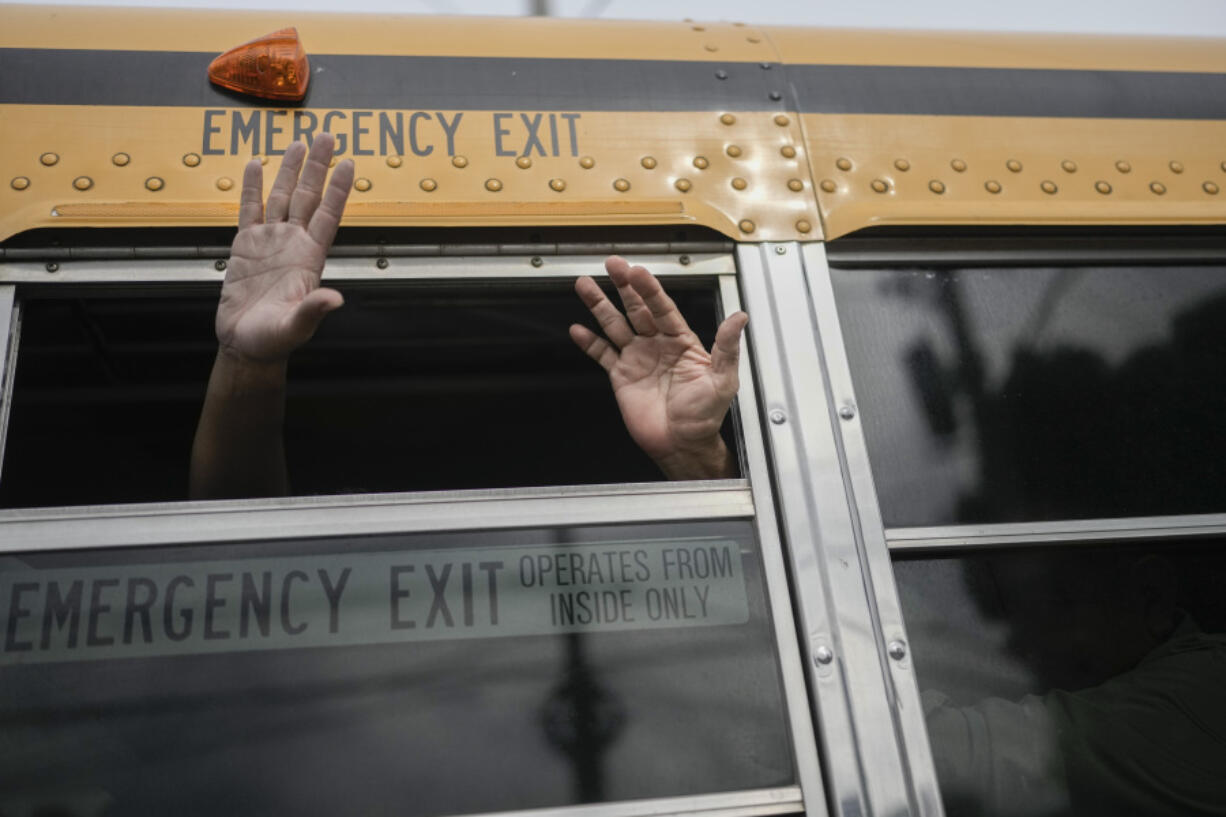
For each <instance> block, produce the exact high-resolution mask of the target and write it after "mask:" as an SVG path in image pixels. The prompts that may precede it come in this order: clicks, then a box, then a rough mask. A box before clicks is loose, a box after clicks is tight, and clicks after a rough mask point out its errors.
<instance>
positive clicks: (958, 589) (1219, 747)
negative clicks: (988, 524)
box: [894, 540, 1226, 817]
mask: <svg viewBox="0 0 1226 817" xmlns="http://www.w3.org/2000/svg"><path fill="white" fill-rule="evenodd" d="M1224 545H1226V542H1223V541H1221V540H1215V541H1202V542H1197V543H1177V542H1158V543H1152V544H1148V545H1127V546H1105V547H1089V546H1085V545H1076V546H1072V547H1058V548H1051V549H1049V548H1043V549H1031V550H1021V551H998V552H992V553H972V554H962V555H949V556H936V557H933V556H920V557H904V558H897V559H895V562H894V575H895V578H896V580H897V583H898V589H899V597H900V599H901V601H902V604H903V611H904V613H905V615H906V619H907V630H908V636H909V638H910V642H911V648H912V649H911V654H912V655H913V656H914V660H915V668H916V675H917V678H918V681H919V686H920V691H921V695H922V698H923V702H924V709H925V715H926V720H927V723H928V732H929V736H930V738H931V741H932V751H933V757H934V760H935V762H936V768H937V773H938V777H939V779H940V784H941V788H942V795H943V798H944V801H945V810H946V813H947V814H949V815H951V817H957V816H958V815H983V816H984V817H1003V816H1004V815H1010V817H1055V816H1056V815H1078V817H1098V816H1099V815H1102V817H1107V815H1110V816H1111V817H1116V815H1121V814H1138V815H1139V814H1145V815H1171V817H1175V815H1179V816H1180V817H1188V815H1209V814H1220V813H1221V812H1222V807H1223V805H1226V789H1223V787H1222V782H1221V770H1222V769H1223V768H1226V703H1224V702H1223V699H1222V690H1223V689H1224V688H1226V596H1223V594H1222V587H1223V586H1226V549H1224V547H1223V546H1224Z"/></svg>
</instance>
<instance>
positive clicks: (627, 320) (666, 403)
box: [570, 256, 749, 479]
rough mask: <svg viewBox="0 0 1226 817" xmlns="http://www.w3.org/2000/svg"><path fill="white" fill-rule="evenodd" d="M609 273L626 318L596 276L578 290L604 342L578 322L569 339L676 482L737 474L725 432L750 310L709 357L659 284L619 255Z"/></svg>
mask: <svg viewBox="0 0 1226 817" xmlns="http://www.w3.org/2000/svg"><path fill="white" fill-rule="evenodd" d="M605 269H606V271H607V272H608V273H609V277H610V278H611V279H612V280H613V283H614V285H615V286H616V287H617V291H618V295H619V296H620V298H621V302H622V305H623V306H624V307H625V310H626V311H625V314H622V312H621V311H620V310H618V309H617V307H615V306H614V305H613V304H612V302H610V301H609V299H608V298H607V297H605V295H604V292H603V291H601V289H600V287H599V286H598V285H597V284H596V282H595V281H593V280H592V279H591V278H589V277H586V276H584V277H582V278H580V279H579V280H578V281H576V282H575V291H576V292H577V293H578V295H579V297H580V299H582V301H583V303H584V304H585V305H586V306H587V307H588V309H589V310H591V312H592V315H593V316H594V317H595V318H596V320H597V322H598V323H599V324H600V327H601V329H602V330H603V331H604V334H605V337H603V338H602V337H600V336H599V335H597V334H596V333H595V332H593V331H592V330H591V329H588V328H587V327H584V326H581V325H579V324H574V325H572V326H571V327H570V336H571V339H572V340H573V341H574V342H575V344H576V345H577V346H578V347H579V348H580V349H582V350H583V351H584V352H585V353H586V354H587V355H588V357H590V358H592V359H593V360H595V361H596V362H597V363H599V364H600V366H601V367H602V368H604V370H605V371H606V372H607V373H608V375H609V382H610V384H611V385H612V387H613V394H614V397H615V398H616V399H617V405H618V408H619V409H620V410H621V414H622V420H623V421H624V422H625V424H626V430H627V431H629V432H630V436H631V437H632V438H633V439H634V441H635V442H636V443H637V444H638V445H639V447H640V448H642V449H643V451H644V452H645V453H646V454H647V455H648V456H649V457H651V458H652V460H654V461H655V463H656V465H658V466H659V467H660V470H662V471H663V472H664V474H665V475H666V476H667V477H669V479H719V478H724V477H731V476H735V474H736V470H737V468H736V461H735V458H734V455H733V453H732V452H731V451H729V450H728V447H727V446H726V445H725V444H724V441H723V438H722V437H721V436H720V433H719V429H720V426H721V425H723V422H724V417H725V415H727V413H728V407H729V405H731V403H732V398H733V397H735V396H736V392H737V388H738V386H739V379H738V374H737V365H738V361H739V356H740V343H741V331H742V330H743V329H744V328H745V324H746V323H748V321H749V316H748V315H746V314H745V313H744V312H737V313H735V314H733V315H730V316H729V317H728V318H726V319H725V320H724V322H723V323H722V324H720V326H719V329H718V330H717V331H716V334H715V343H714V345H713V346H712V348H711V351H710V352H709V353H708V352H707V350H706V349H705V348H704V347H703V345H702V343H701V341H699V339H698V336H697V335H695V334H694V333H693V332H692V331H691V330H690V327H689V325H688V324H687V323H686V322H685V318H684V317H682V315H681V312H680V310H678V309H677V305H676V304H675V303H674V302H673V300H672V298H670V297H669V296H668V294H667V293H666V292H665V291H664V288H663V287H662V286H661V285H660V282H659V281H658V280H656V278H655V276H653V275H652V274H651V273H650V272H648V271H647V270H646V269H644V268H643V267H641V266H632V265H631V264H630V263H629V262H628V261H626V260H625V259H624V258H620V257H618V256H613V257H611V258H609V259H608V260H606V261H605Z"/></svg>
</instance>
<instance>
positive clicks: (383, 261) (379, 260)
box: [375, 258, 388, 269]
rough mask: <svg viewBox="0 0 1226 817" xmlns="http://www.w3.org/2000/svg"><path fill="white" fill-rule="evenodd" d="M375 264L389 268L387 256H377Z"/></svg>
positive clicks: (380, 267)
mask: <svg viewBox="0 0 1226 817" xmlns="http://www.w3.org/2000/svg"><path fill="white" fill-rule="evenodd" d="M375 266H376V267H378V268H379V269H387V267H388V261H387V259H386V258H377V259H375Z"/></svg>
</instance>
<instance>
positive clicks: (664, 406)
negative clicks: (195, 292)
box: [190, 133, 748, 499]
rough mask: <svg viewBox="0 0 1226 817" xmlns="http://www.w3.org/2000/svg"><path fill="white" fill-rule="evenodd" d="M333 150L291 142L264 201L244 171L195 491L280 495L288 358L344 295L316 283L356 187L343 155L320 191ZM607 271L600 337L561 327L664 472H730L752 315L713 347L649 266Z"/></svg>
mask: <svg viewBox="0 0 1226 817" xmlns="http://www.w3.org/2000/svg"><path fill="white" fill-rule="evenodd" d="M333 146H334V140H333V137H332V136H331V135H330V134H326V133H325V134H320V135H319V136H317V137H316V138H315V140H314V143H313V144H312V146H311V148H310V150H309V154H308V150H307V147H306V145H305V144H303V143H295V144H293V145H291V146H290V147H289V148H288V149H287V150H286V153H285V156H284V158H283V159H282V163H281V167H280V170H279V171H278V173H277V176H276V179H275V181H274V182H273V185H272V189H271V191H270V192H269V195H268V199H267V202H266V203H265V201H264V200H263V192H262V189H263V173H262V169H261V166H260V162H259V161H258V160H253V161H251V162H250V163H248V165H247V168H246V170H245V172H244V176H243V189H242V196H241V199H240V206H239V231H238V234H237V235H236V236H235V239H234V244H233V246H232V248H231V257H230V263H229V265H228V267H227V270H226V278H225V282H224V283H223V285H222V290H221V299H220V302H219V304H218V309H217V318H216V331H217V339H218V342H219V349H218V353H217V357H216V359H215V361H214V365H213V369H212V373H211V375H210V378H209V384H208V390H207V392H206V395H205V402H204V408H203V411H202V413H201V417H200V422H199V424H198V426H197V430H196V438H195V441H194V444H193V447H192V465H191V478H190V481H191V495H192V497H193V498H199V499H207V498H220V497H244V496H277V495H284V494H286V493H288V491H289V483H288V477H287V473H286V466H285V452H284V442H283V436H282V427H283V423H284V414H285V387H286V362H287V360H288V359H289V357H290V355H291V354H292V353H293V351H294V350H295V349H297V348H299V347H300V346H302V344H304V343H306V342H307V341H308V340H309V339H310V338H311V336H312V335H313V334H314V333H315V330H316V329H317V328H318V326H319V324H320V322H321V321H322V320H323V319H324V317H325V316H326V315H327V314H328V313H329V312H331V311H333V310H335V309H338V308H339V307H340V306H341V305H342V303H343V298H342V296H341V294H340V293H339V292H337V291H336V290H334V289H330V288H328V287H323V286H320V276H321V275H322V273H323V268H324V262H325V258H326V255H327V251H328V248H329V247H330V246H331V244H332V241H333V239H334V238H335V237H336V231H337V227H338V225H339V223H340V219H341V214H342V213H343V211H344V208H345V202H346V200H347V199H348V195H349V190H350V187H351V186H352V184H353V162H352V161H350V160H348V159H346V160H344V161H342V162H340V163H338V164H337V166H336V168H335V170H334V171H333V173H332V178H331V181H330V182H329V183H328V184H327V186H326V189H325V178H326V176H327V172H328V167H329V162H330V160H331V158H332V151H333ZM304 160H305V162H304ZM605 269H606V270H607V271H608V274H609V276H610V278H611V279H612V281H613V283H614V284H615V285H616V287H617V291H618V294H619V295H620V297H621V301H622V304H623V306H624V308H625V313H624V314H623V313H622V312H621V311H620V310H618V309H617V308H616V307H615V306H614V305H613V304H612V303H611V302H610V301H609V299H608V298H607V297H605V295H604V293H603V292H602V291H601V289H600V287H599V286H598V285H597V284H596V283H595V281H593V280H592V279H591V278H588V277H582V278H580V279H579V280H578V281H577V282H576V284H575V290H576V292H577V293H578V295H579V297H580V298H581V299H582V301H583V303H584V304H585V305H586V306H587V307H588V309H589V310H590V311H591V313H592V315H593V316H594V317H595V318H596V320H597V322H598V323H599V325H600V327H601V329H602V330H603V332H604V337H601V336H599V335H597V334H596V333H595V332H593V331H592V330H590V329H588V328H586V327H583V326H580V325H577V324H576V325H574V326H571V327H570V336H571V338H572V339H573V340H574V342H575V344H576V345H577V346H578V347H579V348H580V349H582V350H583V351H584V352H585V353H586V354H587V355H588V356H589V357H591V358H592V360H594V361H596V362H597V363H598V364H600V366H601V367H602V368H604V370H605V371H606V372H607V373H608V376H609V381H610V383H611V385H612V387H613V393H614V396H615V397H616V400H617V404H618V407H619V409H620V410H621V415H622V419H623V420H624V421H625V424H626V428H627V430H628V431H629V433H630V435H631V437H632V438H633V439H634V441H635V442H636V443H637V444H638V445H639V447H640V448H642V449H643V451H644V452H646V453H647V454H648V456H650V457H651V458H652V459H653V460H654V461H655V463H656V464H657V465H658V466H659V467H660V469H661V470H662V471H663V472H664V474H665V475H666V476H668V477H669V478H671V479H704V478H705V479H712V478H718V477H725V476H732V475H734V474H735V464H734V461H733V458H732V454H731V453H730V451H729V450H728V447H727V446H726V444H725V443H724V441H723V438H722V437H721V436H720V433H719V430H720V426H721V424H722V422H723V419H724V416H725V415H726V414H727V411H728V407H729V405H730V403H731V401H732V398H733V397H734V396H735V394H736V391H737V387H738V378H737V361H738V357H739V350H740V336H741V330H742V329H743V328H744V327H745V324H746V323H747V321H748V316H747V315H745V313H743V312H738V313H736V314H734V315H731V316H729V317H728V318H727V319H726V320H725V321H724V322H723V323H722V324H721V326H720V327H719V329H718V331H717V333H716V336H715V342H714V345H713V347H712V350H711V352H710V353H708V352H707V350H706V349H705V348H704V347H703V345H702V343H701V342H700V341H699V339H698V337H697V336H696V335H695V334H694V333H693V332H692V331H690V328H689V326H688V325H687V324H686V322H685V319H684V318H683V317H682V315H681V313H680V311H679V310H678V309H677V307H676V305H675V304H674V302H673V301H672V299H671V298H669V296H668V295H667V293H665V291H664V289H663V288H662V287H661V286H660V283H659V282H658V281H657V280H656V279H655V278H654V277H653V276H652V275H651V274H650V273H649V272H648V271H647V270H646V269H644V268H642V267H638V266H632V265H631V264H630V263H629V262H627V261H626V260H625V259H622V258H618V257H612V258H609V259H608V260H607V261H606V262H605Z"/></svg>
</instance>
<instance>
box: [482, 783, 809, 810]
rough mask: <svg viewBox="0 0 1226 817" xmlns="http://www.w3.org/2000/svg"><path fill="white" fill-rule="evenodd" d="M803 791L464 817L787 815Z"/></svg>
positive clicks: (786, 789) (789, 789)
mask: <svg viewBox="0 0 1226 817" xmlns="http://www.w3.org/2000/svg"><path fill="white" fill-rule="evenodd" d="M800 796H801V792H800V787H799V786H787V787H784V788H778V789H757V790H753V791H744V792H727V793H724V794H706V795H698V796H691V797H663V798H658V799H654V800H631V801H623V802H620V803H602V804H600V805H587V806H567V807H563V808H541V809H526V810H523V811H498V812H489V813H486V814H468V815H464V817H572V815H573V817H663V815H667V814H688V815H691V817H757V815H767V814H786V813H788V812H792V811H795V810H798V809H799V808H800V805H801V802H800Z"/></svg>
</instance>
